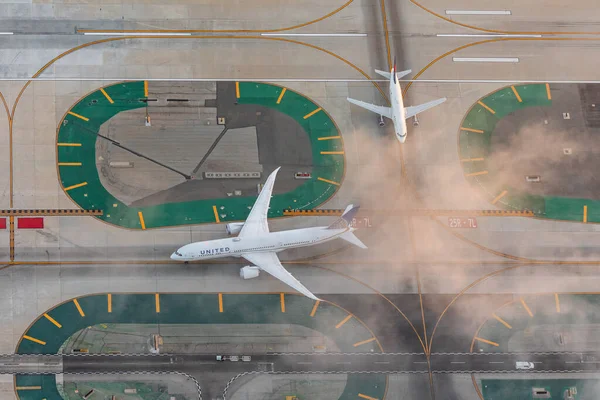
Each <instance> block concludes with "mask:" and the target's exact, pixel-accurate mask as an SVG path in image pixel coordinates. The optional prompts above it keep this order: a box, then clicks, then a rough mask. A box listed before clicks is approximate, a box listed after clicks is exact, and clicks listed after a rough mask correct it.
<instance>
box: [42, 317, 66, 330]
mask: <svg viewBox="0 0 600 400" xmlns="http://www.w3.org/2000/svg"><path fill="white" fill-rule="evenodd" d="M44 317H46V319H47V320H48V321H50V322H52V323H53V324H54V325H55V326H57V327H58V328H62V325H61V324H59V323H58V322H56V320H55V319H54V318H52V317H51V316H49V315H48V314H44Z"/></svg>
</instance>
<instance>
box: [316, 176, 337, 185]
mask: <svg viewBox="0 0 600 400" xmlns="http://www.w3.org/2000/svg"><path fill="white" fill-rule="evenodd" d="M317 179H318V180H320V181H322V182H326V183H331V184H332V185H335V186H340V184H339V183H337V182H334V181H330V180H329V179H325V178H321V177H318V178H317Z"/></svg>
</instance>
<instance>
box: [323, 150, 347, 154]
mask: <svg viewBox="0 0 600 400" xmlns="http://www.w3.org/2000/svg"><path fill="white" fill-rule="evenodd" d="M321 154H344V152H343V151H322V152H321Z"/></svg>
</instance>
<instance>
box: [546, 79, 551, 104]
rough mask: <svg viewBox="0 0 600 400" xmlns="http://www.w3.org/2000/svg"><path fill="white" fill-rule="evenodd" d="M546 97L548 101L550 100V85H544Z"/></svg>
mask: <svg viewBox="0 0 600 400" xmlns="http://www.w3.org/2000/svg"><path fill="white" fill-rule="evenodd" d="M546 95H547V96H548V100H552V94H551V93H550V84H549V83H546Z"/></svg>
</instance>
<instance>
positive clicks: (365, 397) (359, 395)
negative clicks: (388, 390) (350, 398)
mask: <svg viewBox="0 0 600 400" xmlns="http://www.w3.org/2000/svg"><path fill="white" fill-rule="evenodd" d="M358 397H360V398H361V399H367V400H379V399H376V398H375V397H371V396H367V395H366V394H362V393H359V394H358Z"/></svg>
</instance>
